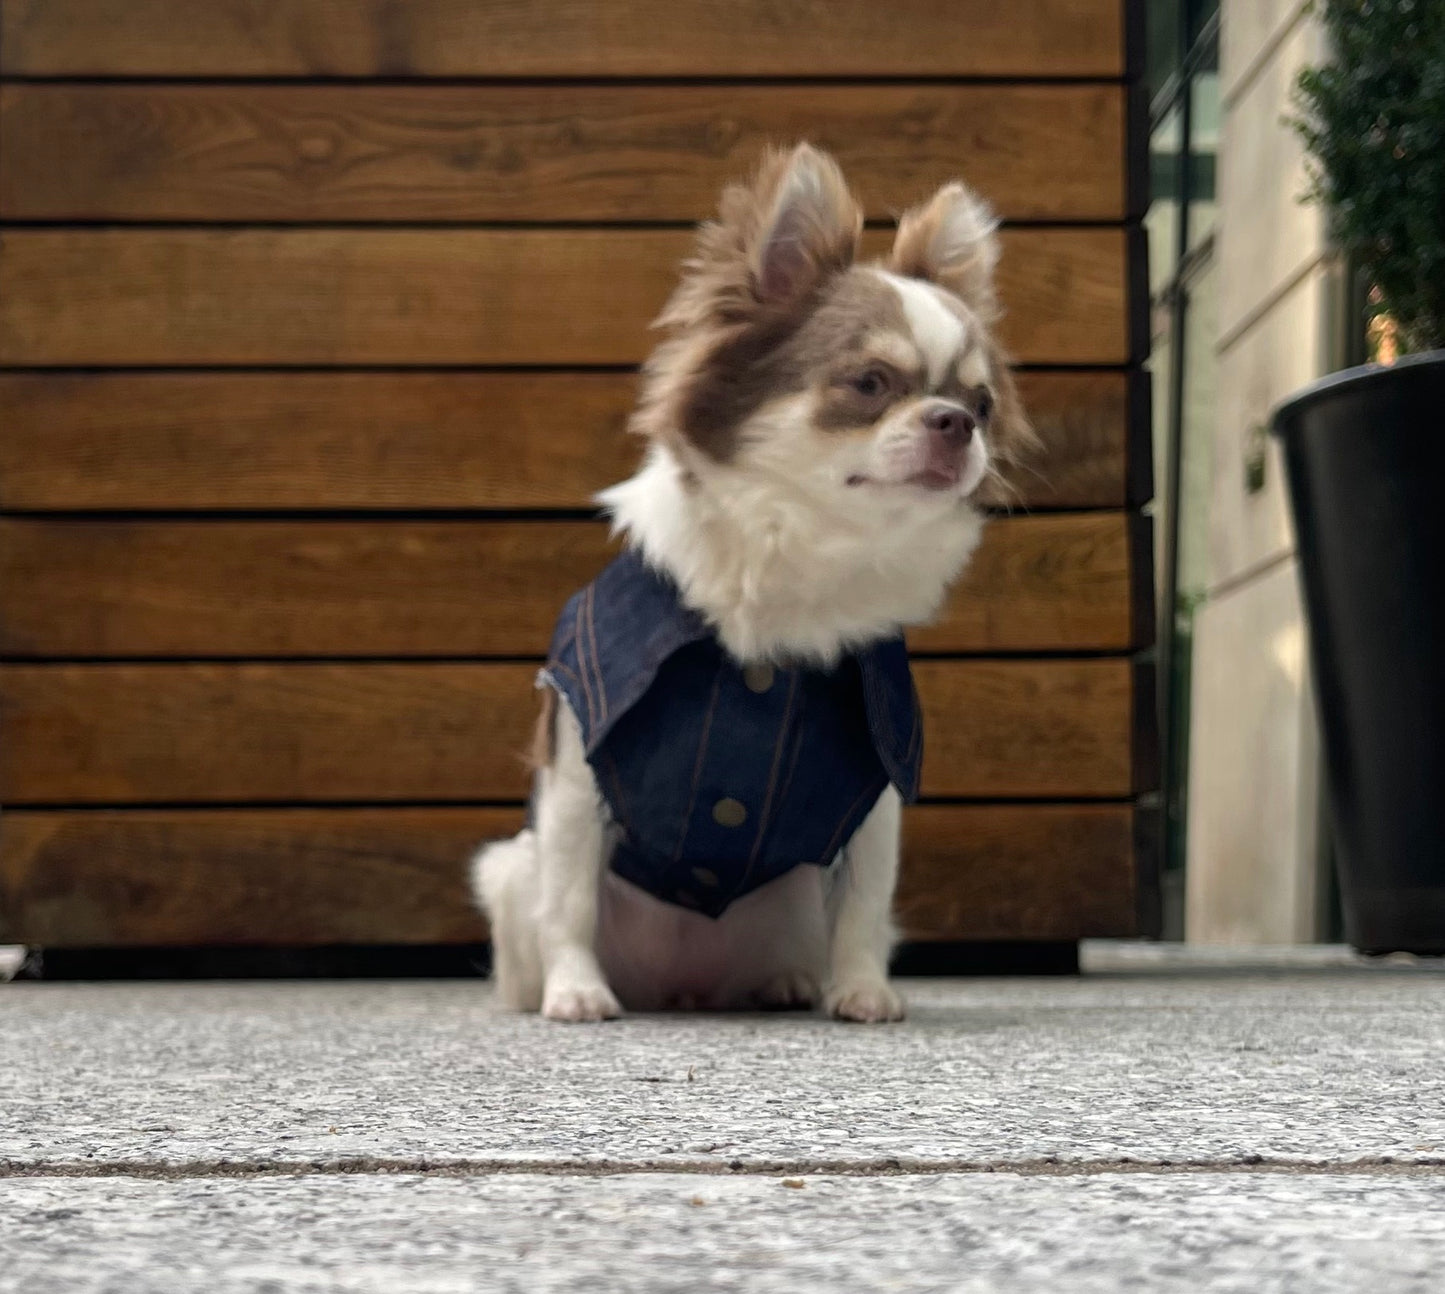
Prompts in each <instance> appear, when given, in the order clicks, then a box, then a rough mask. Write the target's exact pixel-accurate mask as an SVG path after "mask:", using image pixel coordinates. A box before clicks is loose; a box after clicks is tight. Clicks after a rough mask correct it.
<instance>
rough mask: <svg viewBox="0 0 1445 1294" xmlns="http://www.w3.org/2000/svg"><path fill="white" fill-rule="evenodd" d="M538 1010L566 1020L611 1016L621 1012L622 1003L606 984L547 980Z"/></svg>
mask: <svg viewBox="0 0 1445 1294" xmlns="http://www.w3.org/2000/svg"><path fill="white" fill-rule="evenodd" d="M542 1014H543V1015H544V1016H546V1017H547V1019H549V1020H565V1021H568V1022H569V1023H581V1022H583V1021H590V1020H615V1019H617V1017H618V1016H620V1015H621V1014H622V1006H621V1004H620V1003H619V1002H618V1001H617V999H616V997H614V996H613V994H612V990H611V989H610V988H608V987H607V985H606V984H555V985H554V984H548V985H547V991H546V993H545V994H544V995H543V998H542Z"/></svg>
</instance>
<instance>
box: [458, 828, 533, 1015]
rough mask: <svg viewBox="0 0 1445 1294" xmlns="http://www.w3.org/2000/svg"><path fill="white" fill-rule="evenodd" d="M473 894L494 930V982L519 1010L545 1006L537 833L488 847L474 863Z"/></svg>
mask: <svg viewBox="0 0 1445 1294" xmlns="http://www.w3.org/2000/svg"><path fill="white" fill-rule="evenodd" d="M471 876H472V894H473V897H474V898H475V899H476V903H477V906H478V907H480V908H481V910H482V911H483V912H484V913H486V916H487V921H488V923H489V924H490V925H491V928H492V979H493V981H494V982H495V983H496V986H497V998H498V1000H499V1001H500V1002H501V1003H502V1005H504V1006H507V1007H510V1008H511V1009H512V1010H513V1011H537V1010H540V1009H541V1006H542V956H541V951H540V949H539V948H538V947H537V917H536V906H537V879H538V878H537V833H536V832H535V831H533V830H532V829H531V828H530V827H529V828H528V829H527V830H525V831H522V832H519V833H518V834H517V835H515V836H513V837H512V838H511V839H510V840H498V841H496V842H494V843H492V844H488V845H483V846H482V847H481V848H480V849H479V850H477V852H476V855H475V856H474V857H473V859H472V865H471Z"/></svg>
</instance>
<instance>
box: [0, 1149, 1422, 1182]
mask: <svg viewBox="0 0 1445 1294" xmlns="http://www.w3.org/2000/svg"><path fill="white" fill-rule="evenodd" d="M989 1173H996V1174H1002V1175H1008V1176H1014V1177H1099V1176H1107V1175H1117V1174H1129V1173H1134V1174H1143V1173H1147V1174H1156V1175H1158V1174H1173V1175H1179V1176H1187V1175H1196V1176H1197V1175H1220V1174H1237V1173H1244V1174H1285V1175H1293V1176H1314V1177H1319V1176H1355V1177H1363V1176H1372V1177H1445V1156H1441V1157H1429V1158H1418V1159H1392V1158H1390V1157H1389V1156H1377V1157H1369V1158H1360V1159H1347V1160H1300V1159H1284V1158H1281V1159H1269V1158H1265V1157H1263V1156H1260V1155H1244V1156H1240V1157H1239V1158H1237V1159H1199V1160H1177V1159H1133V1158H1122V1157H1121V1158H1117V1159H1075V1160H1066V1159H1056V1158H1051V1157H1044V1158H1037V1159H997V1160H964V1159H898V1158H893V1157H889V1158H882V1159H843V1160H828V1159H747V1160H739V1159H731V1160H720V1159H653V1160H613V1159H541V1160H518V1159H425V1158H380V1157H371V1156H357V1157H353V1158H337V1159H298V1160H291V1159H284V1160H245V1161H242V1160H227V1159H196V1160H182V1161H173V1162H168V1161H162V1160H104V1161H94V1160H78V1161H76V1160H67V1161H55V1162H50V1163H46V1162H22V1161H19V1160H0V1179H6V1178H35V1177H61V1178H113V1177H131V1178H141V1179H145V1180H151V1181H186V1180H191V1179H200V1178H264V1177H372V1176H405V1175H415V1176H425V1177H457V1178H466V1177H502V1176H506V1177H621V1176H638V1175H645V1174H672V1175H675V1176H682V1177H686V1176H696V1177H786V1178H802V1177H945V1176H969V1175H982V1174H989Z"/></svg>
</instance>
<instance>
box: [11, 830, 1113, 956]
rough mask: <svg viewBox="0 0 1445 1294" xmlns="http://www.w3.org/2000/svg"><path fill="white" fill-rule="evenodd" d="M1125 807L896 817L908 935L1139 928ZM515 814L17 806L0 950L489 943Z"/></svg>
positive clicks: (1082, 934)
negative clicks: (488, 888) (495, 846)
mask: <svg viewBox="0 0 1445 1294" xmlns="http://www.w3.org/2000/svg"><path fill="white" fill-rule="evenodd" d="M1134 817H1135V811H1134V810H1133V809H1132V808H1131V807H1130V806H1128V805H1125V804H1065V805H1028V806H1016V805H1007V804H987V805H925V806H921V807H919V808H915V809H911V810H908V811H907V813H906V814H905V817H904V864H903V873H902V878H901V882H900V886H899V895H898V905H897V911H898V917H899V921H900V925H901V927H902V931H903V935H904V937H905V938H907V939H912V940H959V939H1080V938H1091V937H1107V936H1110V935H1127V934H1131V933H1133V931H1134V929H1135V924H1134V921H1135V917H1134V903H1135V895H1134V880H1133V873H1134V867H1135V860H1134V857H1133V834H1134V828H1133V820H1134ZM521 818H522V811H521V809H520V808H470V807H466V808H426V809H412V808H389V809H374V808H366V809H280V810H277V809H269V810H268V809H242V810H224V809H222V810H215V809H185V810H144V809H124V810H96V811H90V812H83V813H80V812H69V813H67V812H63V811H62V812H55V811H48V810H16V811H11V812H8V813H6V815H5V816H4V818H3V820H0V939H5V940H8V941H13V942H20V943H30V944H37V945H41V946H45V947H50V948H66V947H125V946H142V947H144V946H152V947H155V946H166V945H171V946H188V945H189V946H195V945H206V944H233V945H234V944H261V945H264V944H271V945H282V946H285V945H298V944H299V945H306V944H350V943H356V944H368V943H371V944H378V943H381V944H395V943H456V942H470V941H473V940H479V939H483V938H485V937H486V925H485V923H484V922H483V920H482V919H481V917H480V916H478V915H477V913H476V912H475V910H474V909H473V908H472V906H471V897H470V894H469V891H468V886H467V883H466V860H467V858H468V857H469V856H470V854H471V853H472V852H473V851H474V850H475V849H476V847H477V844H478V843H479V842H480V841H483V840H487V839H492V838H496V837H500V836H504V835H508V834H510V833H511V832H513V831H515V830H516V829H517V827H518V826H519V825H520V822H521Z"/></svg>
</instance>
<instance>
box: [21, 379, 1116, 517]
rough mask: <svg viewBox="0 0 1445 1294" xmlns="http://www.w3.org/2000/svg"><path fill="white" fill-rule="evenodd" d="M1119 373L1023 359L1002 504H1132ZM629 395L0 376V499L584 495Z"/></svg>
mask: <svg viewBox="0 0 1445 1294" xmlns="http://www.w3.org/2000/svg"><path fill="white" fill-rule="evenodd" d="M1130 380H1131V379H1130V378H1129V377H1128V376H1126V375H1125V374H1123V373H1118V372H1109V371H1104V372H1092V373H1091V372H1080V373H1067V372H1065V373H1028V372H1026V373H1021V374H1020V375H1019V384H1020V391H1021V393H1022V395H1023V399H1024V403H1025V405H1026V407H1027V408H1028V410H1029V413H1030V415H1031V416H1032V418H1033V420H1034V423H1035V425H1036V426H1037V427H1038V430H1039V434H1040V436H1041V437H1042V439H1043V442H1044V443H1043V448H1042V450H1041V452H1040V453H1039V455H1038V457H1037V459H1035V460H1034V461H1032V462H1031V463H1030V464H1029V465H1028V466H1027V467H1024V468H1021V469H1019V470H1018V471H1016V472H1014V473H1013V474H1012V475H1011V477H1010V479H1009V482H1008V488H1007V489H1006V490H1004V491H1002V492H1001V493H1002V495H1003V496H1005V497H1006V500H1007V501H1008V502H1010V503H1012V504H1015V505H1017V506H1021V507H1035V508H1057V507H1068V508H1117V507H1122V506H1124V505H1125V503H1126V502H1130V500H1128V499H1127V498H1126V482H1127V479H1128V461H1127V459H1128V451H1127V423H1128V416H1129V415H1128V398H1127V392H1128V383H1129V381H1130ZM1135 380H1137V379H1135ZM635 394H636V380H635V378H634V377H633V376H632V374H630V373H588V372H561V373H556V372H552V373H549V372H541V373H526V372H523V373H508V372H498V373H472V372H441V373H427V372H405V371H402V372H379V373H284V372H283V373H188V372H171V373H127V372H117V373H0V409H3V410H4V415H5V434H4V435H3V436H0V508H11V509H52V508H53V509H147V508H150V509H163V508H169V509H174V508H197V509H246V508H251V509H257V508H287V509H293V508H294V509H311V508H315V509H325V508H382V509H390V508H406V509H427V508H584V507H587V506H588V505H589V504H590V502H591V500H592V497H593V495H595V494H596V493H597V491H598V490H600V489H602V488H603V487H604V486H606V485H610V484H611V483H612V482H614V481H617V480H620V479H621V478H622V477H624V476H626V475H628V474H630V473H631V471H632V470H633V468H634V467H635V466H636V464H637V461H638V458H639V456H640V452H641V445H640V443H639V442H637V441H636V440H634V439H632V438H630V437H628V436H625V435H624V434H623V429H624V428H625V426H626V422H627V415H628V413H629V411H630V410H631V407H632V402H633V399H634V397H635ZM995 497H996V498H997V497H998V496H997V495H996V496H995Z"/></svg>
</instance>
